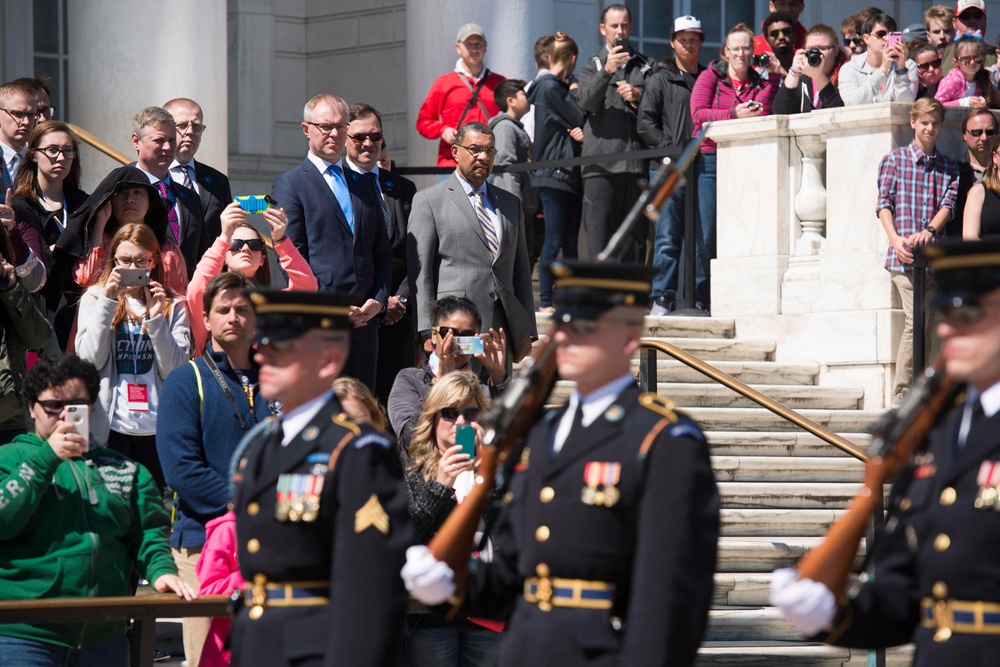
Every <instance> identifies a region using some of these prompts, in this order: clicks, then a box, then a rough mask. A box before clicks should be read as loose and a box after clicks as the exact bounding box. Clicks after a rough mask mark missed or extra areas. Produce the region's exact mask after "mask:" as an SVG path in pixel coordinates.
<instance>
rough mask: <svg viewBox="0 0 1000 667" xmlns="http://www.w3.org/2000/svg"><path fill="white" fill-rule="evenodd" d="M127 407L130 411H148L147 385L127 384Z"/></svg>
mask: <svg viewBox="0 0 1000 667" xmlns="http://www.w3.org/2000/svg"><path fill="white" fill-rule="evenodd" d="M127 392H128V393H127V395H126V398H127V400H128V409H129V410H130V411H132V412H149V387H147V386H146V385H144V384H129V385H127Z"/></svg>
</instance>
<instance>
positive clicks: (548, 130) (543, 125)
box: [528, 32, 587, 312]
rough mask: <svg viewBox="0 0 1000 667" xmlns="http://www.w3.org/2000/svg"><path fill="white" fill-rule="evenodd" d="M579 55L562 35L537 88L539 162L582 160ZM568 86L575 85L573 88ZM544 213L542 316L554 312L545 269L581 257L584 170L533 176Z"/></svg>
mask: <svg viewBox="0 0 1000 667" xmlns="http://www.w3.org/2000/svg"><path fill="white" fill-rule="evenodd" d="M577 55H579V49H578V48H577V46H576V42H574V41H573V38H572V37H570V36H569V35H567V34H566V33H564V32H557V33H556V34H555V38H554V40H553V42H552V46H551V50H550V51H549V72H548V73H547V74H545V75H543V76H541V77H539V78H538V79H536V80H535V82H534V83H533V84H532V86H531V88H530V89H529V90H528V100H529V101H530V102H531V104H532V105H534V109H535V137H534V139H533V141H532V153H533V154H534V158H533V159H535V160H562V159H564V158H571V157H579V156H580V149H581V147H582V145H583V144H582V143H581V142H582V141H583V129H582V128H583V123H584V121H585V120H586V119H587V112H586V111H584V110H583V109H582V108H581V107H580V105H579V104H578V103H577V101H576V89H577V87H578V86H577V83H576V80H574V79H572V76H573V70H574V68H575V67H576V58H577ZM568 81H571V82H569V83H568ZM531 174H532V176H531V182H532V183H533V184H534V185H535V187H537V188H538V194H539V197H541V200H542V208H543V210H544V212H545V244H544V245H543V246H542V252H541V254H540V256H539V258H538V260H539V267H540V268H541V271H540V272H539V273H540V275H541V278H540V281H541V282H540V285H539V302H540V303H541V310H542V311H543V312H551V311H552V276H551V275H550V274H549V272H548V271H546V270H545V267H546V266H547V265H548V264H549V263H550V262H552V260H554V259H556V258H557V257H558V256H559V252H560V251H562V254H563V257H564V258H574V259H575V258H576V257H577V256H578V254H579V253H578V249H577V239H578V237H579V236H580V216H581V215H583V185H582V183H581V181H580V168H579V167H559V168H554V169H539V170H537V171H533V172H531Z"/></svg>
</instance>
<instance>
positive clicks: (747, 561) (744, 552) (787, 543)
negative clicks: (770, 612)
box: [715, 537, 864, 572]
mask: <svg viewBox="0 0 1000 667" xmlns="http://www.w3.org/2000/svg"><path fill="white" fill-rule="evenodd" d="M822 541H823V538H822V537H720V538H719V552H718V562H717V564H716V566H715V571H716V572H771V571H772V570H775V569H776V568H779V567H793V566H794V565H795V563H796V562H798V560H799V558H801V557H802V556H804V555H805V554H806V552H807V551H809V550H810V549H812V548H813V547H815V546H817V545H818V544H820V543H821V542H822ZM863 550H864V545H863V544H862V545H861V547H859V549H858V552H859V556H858V559H857V562H856V563H855V566H857V565H860V564H861V556H862V555H863V554H862V552H863Z"/></svg>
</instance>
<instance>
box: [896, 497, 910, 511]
mask: <svg viewBox="0 0 1000 667" xmlns="http://www.w3.org/2000/svg"><path fill="white" fill-rule="evenodd" d="M912 504H913V502H912V501H911V500H910V499H909V498H903V499H902V500H900V501H899V509H901V510H902V511H904V512H905V511H906V510H908V509H910V505H912Z"/></svg>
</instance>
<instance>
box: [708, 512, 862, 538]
mask: <svg viewBox="0 0 1000 667" xmlns="http://www.w3.org/2000/svg"><path fill="white" fill-rule="evenodd" d="M843 514H844V510H836V509H730V508H724V509H723V510H722V512H721V521H722V523H721V526H720V528H721V532H722V535H724V536H726V537H820V536H822V535H825V534H826V530H827V528H829V527H830V524H832V523H833V522H834V521H836V520H837V519H839V518H840V517H841V516H843Z"/></svg>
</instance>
